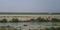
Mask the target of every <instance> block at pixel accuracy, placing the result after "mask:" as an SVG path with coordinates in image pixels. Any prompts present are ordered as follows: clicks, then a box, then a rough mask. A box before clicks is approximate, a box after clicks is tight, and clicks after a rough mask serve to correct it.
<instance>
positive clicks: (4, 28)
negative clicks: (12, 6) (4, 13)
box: [0, 26, 18, 30]
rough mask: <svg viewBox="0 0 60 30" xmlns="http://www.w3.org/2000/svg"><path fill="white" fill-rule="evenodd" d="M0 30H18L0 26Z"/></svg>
mask: <svg viewBox="0 0 60 30" xmlns="http://www.w3.org/2000/svg"><path fill="white" fill-rule="evenodd" d="M0 30H18V29H17V28H14V27H10V26H0Z"/></svg>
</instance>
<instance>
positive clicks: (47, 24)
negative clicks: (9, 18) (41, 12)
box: [0, 22, 60, 26]
mask: <svg viewBox="0 0 60 30" xmlns="http://www.w3.org/2000/svg"><path fill="white" fill-rule="evenodd" d="M24 24H26V25H32V26H36V25H37V26H51V25H54V24H55V25H60V22H52V23H51V22H18V23H0V26H8V25H9V26H22V25H24Z"/></svg>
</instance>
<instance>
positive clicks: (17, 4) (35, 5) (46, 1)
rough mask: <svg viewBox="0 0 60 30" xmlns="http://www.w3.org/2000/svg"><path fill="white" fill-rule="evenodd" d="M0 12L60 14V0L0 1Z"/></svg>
mask: <svg viewBox="0 0 60 30" xmlns="http://www.w3.org/2000/svg"><path fill="white" fill-rule="evenodd" d="M0 12H60V0H0Z"/></svg>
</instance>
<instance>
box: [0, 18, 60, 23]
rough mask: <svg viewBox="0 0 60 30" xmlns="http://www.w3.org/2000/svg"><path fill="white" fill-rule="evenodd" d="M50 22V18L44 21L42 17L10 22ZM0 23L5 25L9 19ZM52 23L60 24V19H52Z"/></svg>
mask: <svg viewBox="0 0 60 30" xmlns="http://www.w3.org/2000/svg"><path fill="white" fill-rule="evenodd" d="M31 21H32V22H49V21H50V20H49V18H47V19H44V18H41V17H38V18H37V19H33V18H32V19H30V20H27V21H19V20H18V18H12V21H9V22H31ZM0 22H3V23H7V22H8V21H7V19H2V20H0ZM51 22H60V19H57V18H52V19H51Z"/></svg>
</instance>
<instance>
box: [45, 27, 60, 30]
mask: <svg viewBox="0 0 60 30" xmlns="http://www.w3.org/2000/svg"><path fill="white" fill-rule="evenodd" d="M45 30H60V27H56V28H55V27H51V28H45Z"/></svg>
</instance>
